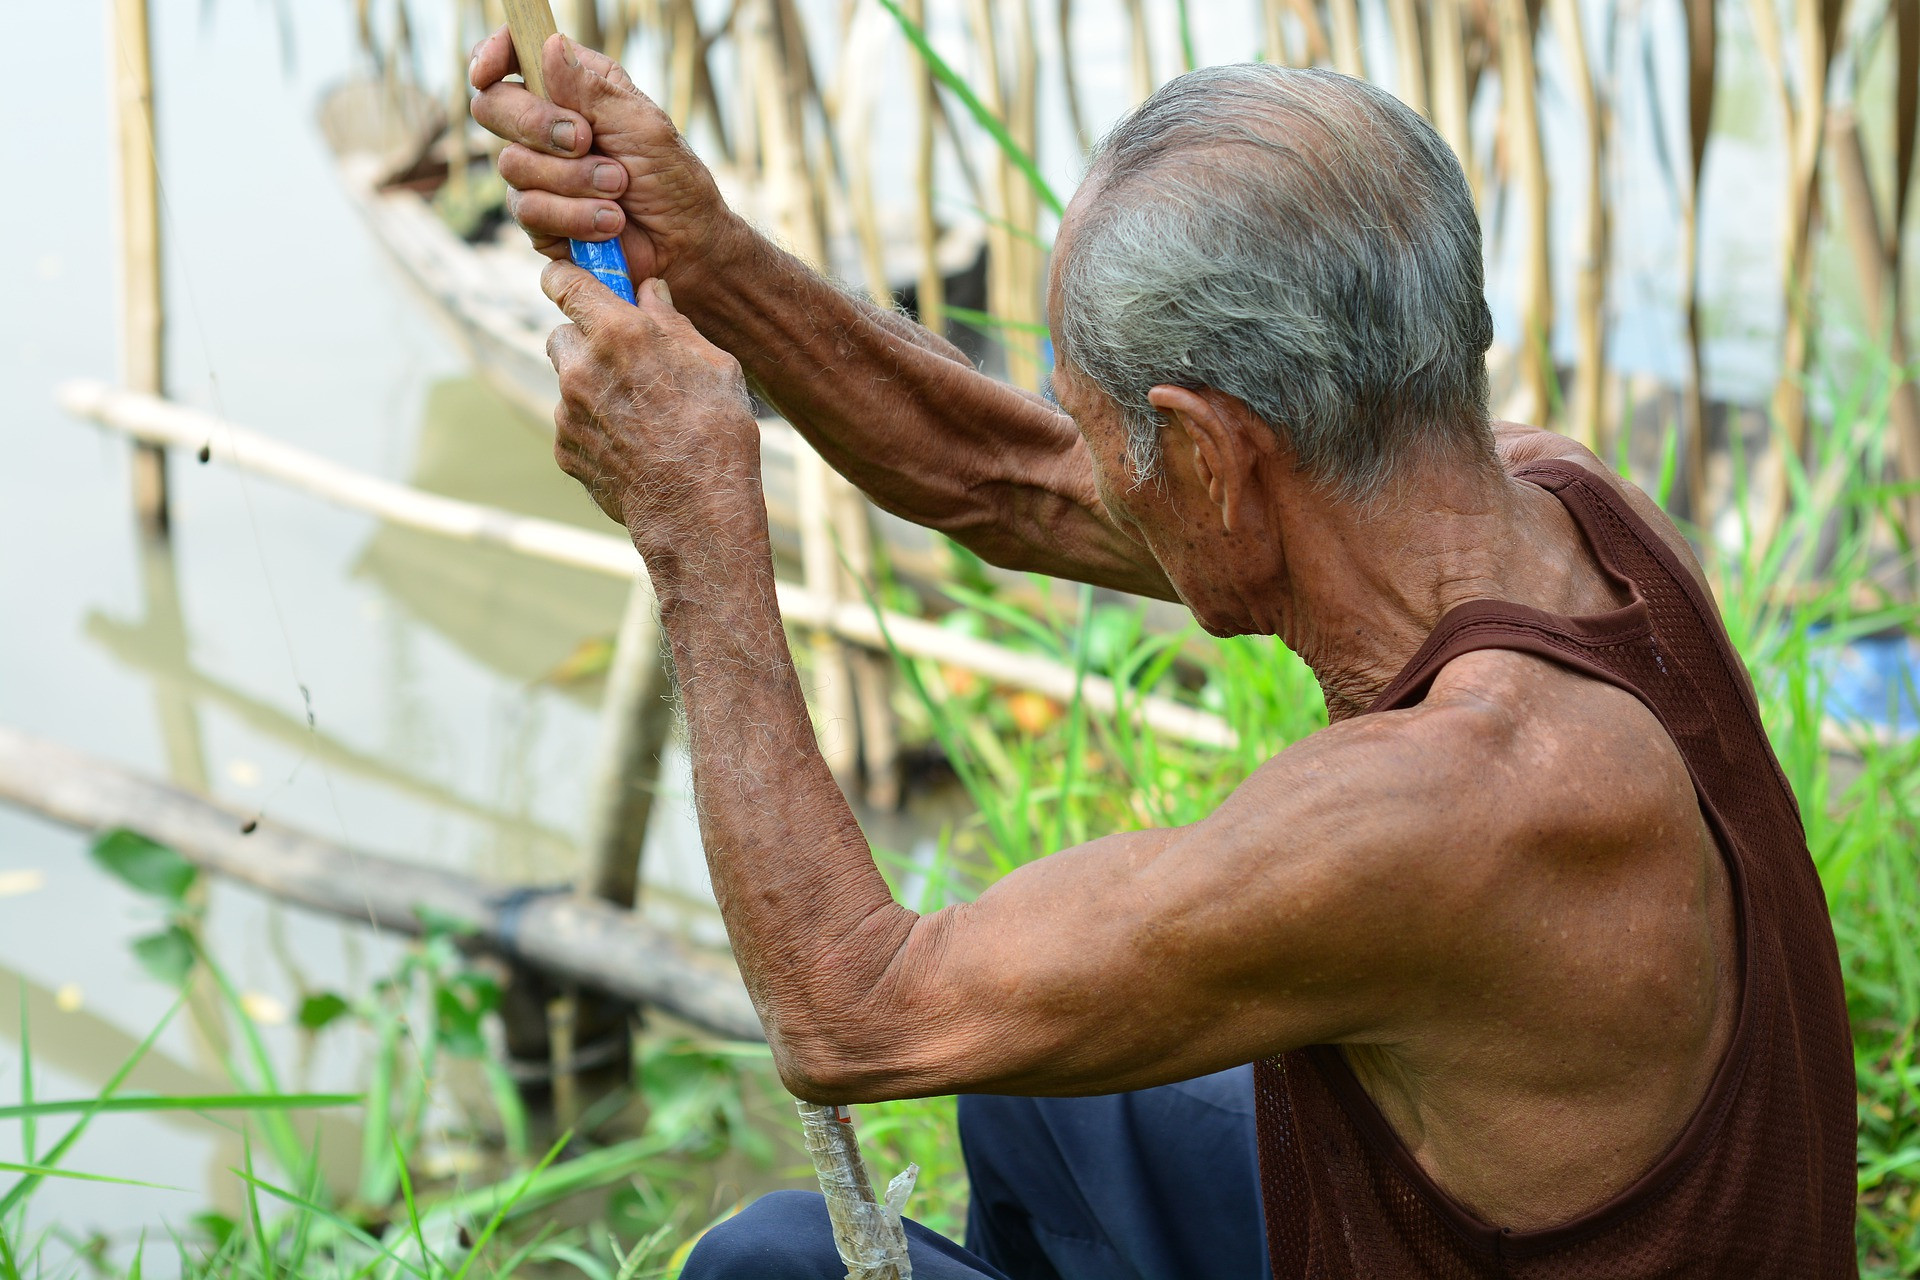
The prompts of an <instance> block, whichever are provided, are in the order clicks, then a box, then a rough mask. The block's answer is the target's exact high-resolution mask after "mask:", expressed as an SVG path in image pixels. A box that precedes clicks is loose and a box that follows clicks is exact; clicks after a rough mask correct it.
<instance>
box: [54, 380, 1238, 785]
mask: <svg viewBox="0 0 1920 1280" xmlns="http://www.w3.org/2000/svg"><path fill="white" fill-rule="evenodd" d="M58 398H59V402H60V405H61V407H62V408H63V409H65V410H66V411H67V412H68V413H71V414H73V415H74V416H76V417H80V418H87V419H90V420H92V421H94V422H97V423H99V424H100V425H102V426H104V427H108V428H110V429H112V430H114V431H118V432H122V433H124V434H126V435H129V436H132V437H133V438H135V439H137V440H141V441H144V442H146V443H151V444H157V445H163V446H168V447H173V448H185V449H195V450H197V449H199V448H200V447H201V446H203V445H204V446H206V448H207V451H208V458H209V460H210V461H212V462H219V463H222V464H228V465H232V466H235V467H238V468H239V469H241V470H243V471H246V472H249V473H250V474H253V475H258V476H263V477H265V478H267V479H270V480H272V481H274V482H276V483H279V484H284V485H286V486H287V487H289V488H292V489H297V490H299V491H301V492H303V493H307V494H311V495H313V496H314V497H317V498H320V499H322V500H323V501H327V502H332V503H334V504H336V505H339V506H342V507H347V508H350V509H352V510H356V511H364V512H366V513H368V514H370V515H373V516H377V517H378V518H380V519H382V520H385V521H387V522H388V523H390V524H394V525H398V526H401V527H404V528H410V529H420V530H423V531H425V532H428V533H433V534H436V535H439V536H441V537H447V538H453V539H455V540H457V541H462V542H472V543H478V544H481V545H486V546H496V547H504V548H506V549H508V550H512V551H517V552H519V553H520V554H522V555H527V556H532V557H534V558H536V559H541V560H547V561H550V562H552V563H555V564H565V565H572V566H574V567H575V568H580V569H587V570H590V571H592V572H595V573H604V574H609V575H611V576H613V577H616V578H619V579H621V580H622V581H631V580H632V579H633V575H634V573H635V571H636V570H637V569H638V568H639V567H640V557H639V555H638V554H637V553H636V552H635V551H634V549H633V543H632V541H631V540H630V539H627V538H622V537H616V536H613V535H611V534H604V533H593V532H590V531H589V530H586V529H580V528H576V527H574V526H573V525H566V524H559V523H556V522H554V521H551V520H541V519H538V518H537V517H533V516H520V515H515V514H513V513H511V512H507V511H501V510H498V509H497V508H493V507H484V506H480V505H478V504H476V503H471V502H461V501H459V500H457V499H454V498H446V497H442V496H440V495H439V494H434V493H426V492H424V491H422V490H419V489H413V488H409V487H408V486H406V485H402V484H395V483H394V482H392V481H390V480H384V479H381V478H380V477H378V476H370V475H366V474H364V473H362V472H358V471H354V470H353V469H352V468H350V467H343V466H341V465H340V464H339V463H336V462H333V461H330V460H329V459H326V458H322V457H320V456H319V455H317V454H313V453H309V452H308V451H306V450H304V449H297V448H294V447H293V446H292V445H288V444H282V443H281V442H280V441H278V440H274V439H271V438H270V437H267V436H264V435H261V434H260V433H258V432H255V431H249V430H247V429H246V428H245V427H241V426H237V425H235V424H233V423H229V422H226V421H224V420H222V419H220V418H216V417H214V416H212V415H211V414H206V413H202V412H200V411H199V410H197V409H189V408H187V407H185V406H184V405H178V404H173V403H170V402H168V401H165V400H161V399H158V398H156V397H153V396H143V395H137V394H134V393H132V392H127V391H119V390H115V389H113V388H111V387H108V386H105V385H104V384H101V383H98V382H69V383H66V384H64V385H62V386H61V387H60V389H59V392H58ZM776 589H777V591H778V595H779V603H780V611H781V613H782V614H783V615H784V616H785V617H786V619H787V621H788V622H789V623H790V624H792V625H793V626H796V627H803V628H804V627H816V628H825V629H831V630H832V631H833V633H834V634H835V635H837V636H839V637H840V638H841V639H842V640H845V641H847V642H848V643H850V644H856V645H861V646H864V647H866V648H869V649H873V650H875V651H877V652H888V651H897V652H898V653H899V654H900V655H901V656H903V657H907V658H926V659H929V660H932V661H935V662H942V663H946V664H948V665H951V666H956V667H960V668H962V669H964V670H967V671H971V672H974V673H975V674H977V675H979V676H981V677H983V678H985V679H986V680H988V681H990V682H992V683H994V684H1000V685H1006V686H1008V687H1010V688H1017V689H1031V690H1033V691H1034V692H1036V693H1041V694H1045V695H1046V696H1047V697H1049V698H1053V699H1055V700H1057V701H1060V702H1068V701H1071V700H1072V698H1073V697H1074V691H1075V689H1076V688H1078V689H1079V690H1080V699H1081V701H1082V702H1083V703H1085V704H1086V706H1087V707H1088V708H1089V709H1090V710H1091V711H1093V712H1094V713H1095V714H1097V715H1110V714H1113V713H1115V712H1116V711H1117V710H1118V709H1119V708H1120V707H1122V706H1128V707H1131V708H1133V710H1134V712H1135V714H1137V716H1138V718H1139V720H1140V722H1141V723H1142V724H1144V725H1146V726H1148V727H1150V728H1152V729H1153V730H1155V731H1156V732H1158V733H1161V734H1163V735H1165V736H1166V737H1169V738H1174V739H1178V740H1180V741H1183V742H1191V743H1196V744H1199V745H1202V746H1215V747H1230V746H1233V745H1234V744H1235V742H1236V738H1235V736H1234V734H1233V731H1232V729H1230V728H1229V727H1228V726H1227V724H1226V723H1225V722H1224V721H1223V720H1221V719H1220V717H1218V716H1215V715H1212V714H1210V713H1208V712H1205V711H1201V710H1198V709H1197V708H1194V707H1187V706H1182V705H1181V704H1179V703H1177V702H1174V701H1172V700H1170V699H1167V698H1161V697H1149V698H1132V697H1126V698H1124V700H1123V696H1122V691H1121V690H1117V689H1116V688H1115V687H1114V685H1113V683H1112V681H1110V680H1107V679H1104V678H1102V677H1094V676H1086V677H1084V678H1081V677H1077V676H1076V674H1075V672H1074V670H1073V668H1072V667H1070V666H1068V665H1067V664H1066V663H1062V662H1055V661H1053V660H1052V659H1050V658H1043V657H1040V656H1038V655H1035V654H1030V653H1021V652H1018V651H1016V650H1012V649H1006V648H1003V647H1001V646H999V645H996V644H993V643H991V642H990V641H986V640H979V639H975V638H973V637H971V636H964V635H961V634H960V633H959V632H956V631H950V630H948V629H946V628H944V627H942V626H940V625H939V624H938V623H935V622H932V621H929V620H928V619H925V618H914V617H908V616H906V615H904V614H897V613H891V612H887V611H878V612H876V611H875V610H873V609H872V608H870V607H869V606H868V605H867V604H866V603H864V602H858V603H856V602H850V601H831V600H828V599H824V598H822V597H821V596H818V595H816V594H815V593H813V592H812V591H810V590H808V589H807V588H806V587H803V586H798V585H796V584H794V583H790V582H779V583H777V584H776Z"/></svg>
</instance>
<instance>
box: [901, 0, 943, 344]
mask: <svg viewBox="0 0 1920 1280" xmlns="http://www.w3.org/2000/svg"><path fill="white" fill-rule="evenodd" d="M906 12H907V16H908V17H909V18H911V19H912V20H913V22H914V25H916V26H918V27H919V28H920V29H921V30H922V31H924V30H926V27H927V14H926V3H925V0H907V8H906ZM914 64H915V72H916V73H917V77H918V87H919V105H920V113H919V126H920V132H919V138H918V140H917V145H916V146H915V148H914V153H913V189H914V233H915V234H916V235H917V236H918V237H919V240H920V323H921V324H923V325H925V326H926V327H927V328H929V329H931V330H932V331H933V332H935V333H938V334H942V335H944V334H945V333H946V331H947V281H946V277H945V276H944V275H943V274H942V273H941V270H940V223H939V220H938V219H937V218H936V217H935V215H934V208H933V181H934V172H933V166H934V151H933V145H934V132H933V131H934V123H935V121H936V120H937V119H938V118H939V115H940V87H939V84H938V82H937V81H935V79H934V75H933V69H932V68H931V67H929V66H927V64H926V61H925V60H924V59H919V58H916V59H915V60H914Z"/></svg>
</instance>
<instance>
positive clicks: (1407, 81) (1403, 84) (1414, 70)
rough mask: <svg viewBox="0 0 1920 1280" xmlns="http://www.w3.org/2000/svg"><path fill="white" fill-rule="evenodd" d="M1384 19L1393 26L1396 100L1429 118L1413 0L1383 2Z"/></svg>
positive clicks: (1422, 48)
mask: <svg viewBox="0 0 1920 1280" xmlns="http://www.w3.org/2000/svg"><path fill="white" fill-rule="evenodd" d="M1387 19H1388V21H1389V22H1391V23H1392V24H1393V53H1394V66H1395V68H1396V70H1397V72H1398V75H1397V77H1396V78H1397V79H1398V81H1399V84H1398V86H1397V87H1398V89H1399V95H1400V101H1402V102H1404V103H1406V104H1407V105H1408V106H1410V107H1412V108H1413V109H1414V110H1415V111H1418V112H1419V113H1420V114H1421V115H1423V116H1426V117H1428V118H1429V119H1431V118H1432V117H1433V110H1432V108H1431V107H1430V106H1429V105H1428V101H1427V61H1426V50H1425V45H1424V42H1423V41H1422V40H1421V39H1420V13H1419V10H1418V9H1417V8H1416V7H1415V5H1414V0H1387Z"/></svg>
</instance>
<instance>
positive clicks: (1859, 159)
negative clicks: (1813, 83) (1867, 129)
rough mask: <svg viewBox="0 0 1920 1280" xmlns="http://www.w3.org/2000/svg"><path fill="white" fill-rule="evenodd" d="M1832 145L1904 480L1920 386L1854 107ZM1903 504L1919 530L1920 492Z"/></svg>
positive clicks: (1845, 112)
mask: <svg viewBox="0 0 1920 1280" xmlns="http://www.w3.org/2000/svg"><path fill="white" fill-rule="evenodd" d="M1827 150H1828V153H1829V155H1831V157H1832V163H1833V169H1834V178H1835V180H1836V183H1837V185H1838V186H1839V196H1840V201H1839V204H1840V211H1841V215H1842V219H1843V222H1842V226H1843V229H1844V230H1845V232H1846V241H1847V248H1848V250H1849V252H1850V254H1851V256H1852V258H1853V268H1854V274H1855V275H1856V276H1858V277H1859V280H1860V306H1861V310H1862V311H1863V312H1864V318H1865V320H1866V325H1865V329H1866V333H1867V336H1868V338H1869V339H1870V340H1871V341H1872V342H1873V343H1874V344H1875V345H1876V346H1877V347H1878V348H1879V349H1880V350H1882V351H1884V352H1886V353H1887V355H1888V358H1889V360H1890V363H1891V364H1892V366H1893V370H1894V377H1895V382H1894V386H1893V392H1892V401H1891V403H1890V404H1889V405H1888V410H1887V425H1888V427H1889V429H1890V430H1891V432H1892V436H1893V440H1892V444H1893V448H1892V450H1891V452H1892V454H1893V459H1894V466H1895V470H1896V473H1897V474H1898V476H1899V477H1900V479H1901V480H1903V481H1920V386H1916V385H1915V383H1914V382H1913V380H1912V379H1911V378H1908V377H1904V376H1902V375H1903V374H1904V372H1905V370H1906V367H1907V359H1908V352H1909V348H1908V346H1907V334H1906V325H1905V324H1903V323H1902V321H1901V316H1900V314H1899V311H1898V309H1897V307H1896V295H1895V294H1894V290H1893V279H1894V276H1893V270H1892V268H1893V264H1892V263H1890V262H1889V261H1888V260H1887V252H1886V244H1887V241H1886V235H1885V233H1884V232H1883V231H1882V230H1881V228H1880V215H1879V211H1878V204H1877V202H1876V201H1875V199H1874V192H1873V180H1872V178H1871V177H1870V176H1869V175H1868V172H1867V156H1866V152H1865V151H1864V150H1863V149H1862V147H1861V145H1860V130H1859V128H1858V126H1857V125H1856V124H1855V122H1854V116H1853V112H1852V111H1851V110H1849V109H1847V108H1844V107H1839V108H1835V109H1834V110H1833V111H1832V112H1830V113H1829V114H1828V118H1827ZM1903 505H1904V506H1905V507H1906V515H1905V519H1906V524H1907V529H1908V532H1909V535H1910V536H1920V494H1915V495H1909V496H1908V497H1907V499H1906V501H1905V503H1904V504H1903Z"/></svg>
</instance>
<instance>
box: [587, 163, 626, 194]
mask: <svg viewBox="0 0 1920 1280" xmlns="http://www.w3.org/2000/svg"><path fill="white" fill-rule="evenodd" d="M593 185H594V186H596V187H598V188H600V190H602V191H618V190H619V189H620V169H619V167H618V166H616V165H610V164H597V165H595V166H594V167H593Z"/></svg>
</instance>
